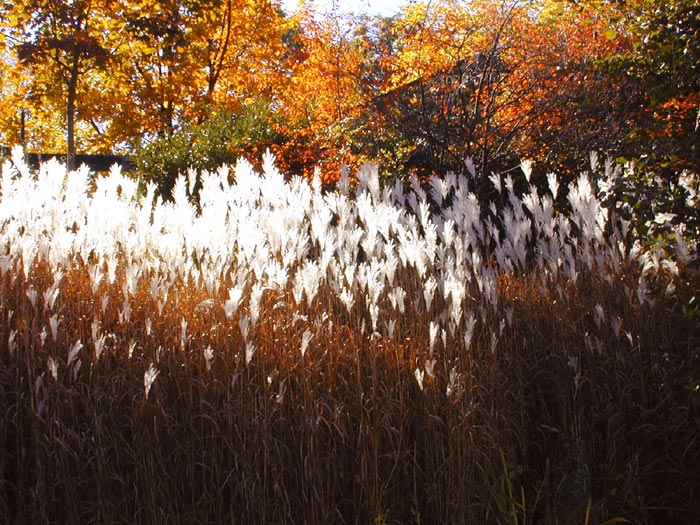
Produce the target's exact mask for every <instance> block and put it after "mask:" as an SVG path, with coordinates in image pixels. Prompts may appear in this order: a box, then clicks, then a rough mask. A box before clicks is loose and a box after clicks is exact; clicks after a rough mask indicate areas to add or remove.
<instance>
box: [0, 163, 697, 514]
mask: <svg viewBox="0 0 700 525" xmlns="http://www.w3.org/2000/svg"><path fill="white" fill-rule="evenodd" d="M523 171H524V173H518V175H513V176H512V177H511V176H507V177H501V176H492V177H491V179H492V180H491V184H492V186H493V192H492V194H493V196H494V198H493V202H479V201H478V199H477V198H476V197H475V195H474V194H473V193H471V192H470V190H469V177H461V176H456V175H448V176H445V177H442V178H435V179H433V180H432V181H431V182H430V183H428V184H427V185H423V186H421V184H419V182H418V181H417V180H415V179H414V180H413V181H412V183H411V184H408V185H404V184H403V183H402V182H396V184H394V185H393V186H392V185H388V186H381V185H380V183H379V181H378V179H377V177H376V173H374V172H373V171H372V170H371V169H369V168H367V169H364V170H362V171H361V172H360V173H359V174H358V175H357V177H356V178H353V180H352V182H351V180H350V179H349V178H347V177H343V179H342V180H341V181H340V183H339V184H338V185H337V187H336V188H335V189H333V190H322V189H321V187H320V184H319V183H318V181H316V180H315V181H312V182H310V183H309V182H307V181H305V180H302V179H300V178H294V179H291V180H287V181H285V179H284V178H283V176H282V175H280V174H279V173H278V172H277V171H276V170H275V168H274V166H273V163H272V159H271V158H267V159H266V161H265V167H264V171H263V173H262V174H255V173H253V171H252V169H251V168H250V166H249V165H247V164H245V163H239V165H238V166H236V168H235V171H231V172H229V170H227V169H222V170H220V171H219V172H218V173H212V174H204V175H203V176H202V177H201V178H200V179H197V180H195V178H194V177H193V178H192V180H189V179H188V178H186V177H182V178H180V179H179V180H178V181H177V183H176V184H175V189H174V192H173V199H172V201H167V202H163V201H161V200H160V199H158V198H155V197H154V195H155V187H153V186H149V187H147V188H143V189H142V190H139V187H138V184H137V182H135V181H133V180H131V179H129V178H127V177H126V176H124V175H122V174H121V173H120V172H119V171H117V170H113V171H112V172H111V173H110V174H109V175H108V176H105V177H93V176H92V175H91V174H89V173H88V172H87V171H86V170H78V171H75V172H70V173H66V171H65V169H64V168H63V167H62V166H61V165H59V164H57V163H49V164H46V165H44V166H43V167H42V168H41V170H40V171H39V172H36V173H34V172H30V170H29V169H28V168H27V167H26V166H25V165H23V163H22V161H21V160H20V159H19V158H18V157H17V156H16V158H15V162H14V163H11V162H7V163H6V164H5V165H4V167H3V171H2V178H1V180H0V185H1V186H0V191H1V196H0V521H1V522H3V523H47V522H55V523H243V524H247V523H308V524H330V523H353V524H355V523H358V524H371V523H386V524H389V523H392V524H393V523H397V524H404V523H423V524H431V523H436V524H438V523H439V524H474V523H518V524H523V523H547V524H549V523H552V524H554V523H560V524H568V523H577V524H580V523H585V524H596V523H598V524H602V523H624V522H630V523H690V522H693V520H694V519H696V517H697V514H696V512H697V511H698V510H699V508H700V503H699V502H700V476H699V475H698V473H699V472H700V470H699V468H700V432H699V431H700V392H699V390H700V321H699V320H700V313H699V311H698V301H699V300H700V286H699V284H698V282H699V279H698V275H699V272H698V266H697V263H696V262H695V259H694V254H695V253H696V247H695V246H692V245H690V246H689V245H687V244H686V243H685V242H684V241H683V236H682V235H681V232H680V231H678V232H676V235H675V236H671V237H669V238H670V239H671V241H670V242H669V243H667V244H666V245H665V247H663V248H659V247H657V248H654V247H649V246H648V243H645V242H644V239H636V238H635V233H634V231H635V230H634V228H633V227H632V225H631V224H630V223H626V222H625V221H622V220H620V219H618V218H617V217H616V216H615V215H614V214H613V213H612V212H611V211H610V210H608V209H607V208H605V207H603V206H602V205H601V202H600V200H599V199H598V197H597V188H598V187H599V186H600V185H601V184H605V183H606V180H607V179H606V176H607V178H608V179H609V178H610V177H614V176H616V175H615V173H614V172H613V170H612V169H611V168H610V169H608V170H607V175H605V174H604V175H603V176H594V174H593V173H592V174H590V175H589V174H583V175H581V176H580V177H579V178H578V179H576V180H575V181H573V182H572V183H571V184H567V185H562V187H560V184H559V182H558V181H557V178H556V177H555V176H550V177H549V178H548V181H547V182H548V184H547V187H546V188H544V189H543V188H540V189H539V190H538V189H535V187H534V186H530V185H529V183H528V181H527V180H526V179H527V178H529V170H528V167H527V165H525V166H524V170H523ZM234 175H235V176H234ZM195 183H196V186H197V188H196V189H197V190H198V192H199V199H198V201H197V202H194V201H193V200H192V199H190V198H189V195H191V194H192V192H193V190H194V189H195ZM689 198H695V199H697V195H692V196H691V197H689Z"/></svg>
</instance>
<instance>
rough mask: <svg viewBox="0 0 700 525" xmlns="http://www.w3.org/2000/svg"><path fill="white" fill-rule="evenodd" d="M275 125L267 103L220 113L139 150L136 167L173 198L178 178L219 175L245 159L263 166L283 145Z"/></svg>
mask: <svg viewBox="0 0 700 525" xmlns="http://www.w3.org/2000/svg"><path fill="white" fill-rule="evenodd" d="M277 121H278V117H277V115H276V114H275V113H274V110H273V109H272V107H271V106H270V105H269V104H267V103H266V102H264V101H253V102H251V103H249V104H247V105H245V106H244V107H243V110H242V111H241V112H240V113H239V114H233V113H230V112H228V111H225V110H220V111H217V112H214V113H213V114H212V116H211V117H210V118H208V119H207V120H205V121H204V122H202V123H201V124H193V125H185V126H183V127H182V128H180V129H179V130H177V131H175V132H173V133H172V134H170V135H164V136H160V137H156V138H155V139H153V140H151V141H150V142H147V143H145V144H142V145H140V146H138V147H137V149H136V155H135V156H134V162H135V164H136V167H137V170H138V172H139V175H140V177H141V178H142V179H143V180H144V181H146V182H155V183H156V184H157V186H158V192H159V194H160V195H161V196H163V197H164V198H169V197H170V193H171V191H172V188H173V184H174V182H175V179H176V178H177V176H178V175H181V174H186V173H188V172H193V173H195V174H197V175H198V174H200V173H202V172H203V171H216V170H217V169H218V168H219V167H221V166H225V165H232V164H235V163H236V162H237V161H238V160H239V159H240V158H242V157H244V158H247V159H248V160H249V161H250V162H251V163H253V165H256V164H259V163H260V159H261V156H262V153H264V151H265V150H266V149H268V148H271V147H274V146H275V145H277V144H281V143H282V142H283V140H284V137H283V135H282V134H281V133H279V132H278V131H277V126H276V125H275V123H276V122H277ZM196 191H197V188H196V187H195V192H196Z"/></svg>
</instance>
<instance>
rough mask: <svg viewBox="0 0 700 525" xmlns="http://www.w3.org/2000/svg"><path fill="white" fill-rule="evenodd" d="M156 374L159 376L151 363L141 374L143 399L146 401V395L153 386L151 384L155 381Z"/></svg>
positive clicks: (158, 372) (158, 371)
mask: <svg viewBox="0 0 700 525" xmlns="http://www.w3.org/2000/svg"><path fill="white" fill-rule="evenodd" d="M158 374H160V370H156V367H155V366H153V363H150V364H149V365H148V368H147V369H146V371H145V372H144V373H143V397H144V398H146V399H148V394H149V393H150V392H151V387H152V386H153V383H154V382H155V380H156V377H158Z"/></svg>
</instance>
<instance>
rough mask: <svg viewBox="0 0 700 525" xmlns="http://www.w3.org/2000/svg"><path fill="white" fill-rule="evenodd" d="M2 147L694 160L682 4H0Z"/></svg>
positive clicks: (168, 163)
mask: <svg viewBox="0 0 700 525" xmlns="http://www.w3.org/2000/svg"><path fill="white" fill-rule="evenodd" d="M0 25H1V27H2V30H1V34H0V39H1V40H0V45H1V46H2V54H3V60H2V61H1V65H0V77H1V78H2V83H1V84H0V85H1V89H2V93H1V94H0V97H1V98H2V102H3V103H2V106H0V142H2V144H3V145H5V146H11V145H13V144H18V143H24V144H25V145H26V147H27V149H28V151H36V152H53V151H67V152H68V163H69V165H70V164H71V163H72V162H73V157H74V155H75V153H122V154H129V155H135V156H136V159H137V163H138V165H139V168H140V170H141V172H142V174H143V175H146V176H147V177H148V178H150V179H154V180H156V181H158V182H160V183H161V184H162V185H163V187H164V188H167V186H168V182H169V181H172V180H173V179H174V176H175V174H176V173H177V172H182V171H184V170H185V169H187V168H194V169H202V168H213V167H215V166H218V165H220V164H221V163H223V162H233V161H235V160H236V159H238V158H239V157H241V156H246V157H248V158H249V159H250V160H251V161H253V162H259V159H260V156H261V153H262V152H264V151H265V150H266V149H270V150H271V151H272V152H273V153H274V154H275V155H276V157H277V159H278V163H279V168H280V169H281V170H282V171H284V172H286V173H300V174H308V173H310V172H312V171H313V170H314V169H315V168H316V167H320V169H321V171H322V176H323V177H324V178H325V179H326V180H328V179H333V178H335V177H337V175H338V174H339V168H340V166H341V165H343V164H349V165H351V166H358V165H359V164H361V163H362V162H365V161H375V162H379V163H380V165H381V166H382V169H383V170H384V174H385V175H387V174H389V175H391V174H397V173H402V174H407V173H410V172H413V173H416V174H418V175H430V174H432V173H445V172H447V171H450V170H454V171H457V172H464V171H465V165H464V163H465V159H467V158H471V159H473V162H474V164H475V167H476V170H477V172H478V173H485V174H487V175H488V174H490V173H491V172H492V171H502V170H505V169H509V168H511V167H513V166H516V165H517V164H518V163H519V161H520V159H522V158H528V159H532V160H534V161H535V164H534V166H535V175H536V176H542V175H544V174H545V173H547V172H548V171H557V172H558V173H561V174H565V173H576V172H577V171H578V170H579V169H580V168H581V166H582V165H585V163H587V159H588V153H589V152H590V151H592V150H596V151H599V152H600V153H601V154H603V155H604V156H612V157H613V158H615V159H618V160H619V161H620V162H622V163H624V162H625V161H627V160H634V161H635V162H636V164H637V165H640V164H641V165H642V166H644V167H645V168H646V169H647V170H648V171H651V172H654V173H655V174H656V175H661V176H662V177H664V178H665V179H668V178H669V177H671V175H670V174H672V173H680V172H681V171H682V170H683V169H688V168H690V169H691V170H693V171H696V170H697V166H698V156H699V151H698V144H700V132H699V131H700V129H699V128H700V74H699V72H698V64H699V63H700V8H699V7H698V5H697V3H696V2H695V0H582V1H575V0H573V1H572V0H525V1H517V0H507V1H503V0H484V1H479V2H471V1H464V0H463V1H453V0H439V1H433V2H411V3H410V4H408V5H407V6H406V7H405V8H404V9H403V10H402V11H401V12H399V13H398V14H397V15H396V16H394V17H391V18H373V17H352V16H350V15H343V14H335V15H323V16H322V15H320V14H319V13H318V11H317V10H315V8H314V5H313V3H312V2H306V3H305V4H304V5H303V6H302V7H301V8H300V9H299V10H298V11H297V12H296V13H294V14H289V13H285V12H284V11H283V10H282V8H281V4H280V2H279V1H278V0H271V1H270V0H255V1H249V0H162V1H161V0H158V1H156V0H76V1H73V2H67V1H65V0H18V1H16V2H5V3H4V4H3V5H2V7H0Z"/></svg>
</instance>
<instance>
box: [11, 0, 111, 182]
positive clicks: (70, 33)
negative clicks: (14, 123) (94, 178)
mask: <svg viewBox="0 0 700 525" xmlns="http://www.w3.org/2000/svg"><path fill="white" fill-rule="evenodd" d="M108 7H109V0H75V1H72V2H68V1H66V0H26V1H19V2H15V3H11V4H7V3H6V4H4V5H3V16H2V18H3V33H4V35H5V37H6V39H7V43H9V44H10V45H11V46H12V48H13V50H14V51H15V52H16V57H17V62H16V66H17V67H26V68H27V73H28V74H27V76H26V77H25V79H26V80H27V81H28V82H29V83H30V86H31V87H29V89H28V92H27V94H26V95H25V97H27V98H31V99H33V100H34V101H35V106H39V107H41V106H54V107H55V106H58V105H59V104H60V105H62V106H63V108H64V111H63V114H64V115H65V133H66V151H67V164H68V167H69V168H73V167H74V164H75V153H76V142H75V141H76V118H77V114H78V109H79V105H80V103H81V102H82V99H83V95H84V90H83V88H84V84H83V82H84V79H85V77H86V76H87V75H88V74H90V73H91V72H92V71H94V70H96V69H99V68H101V67H104V66H105V65H106V63H107V62H108V60H109V57H110V55H111V52H112V51H111V49H110V44H109V38H108V36H109V34H110V28H109V26H108V25H107V23H106V22H107V21H108V20H109V18H108V17H107V16H106V13H107V9H108Z"/></svg>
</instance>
